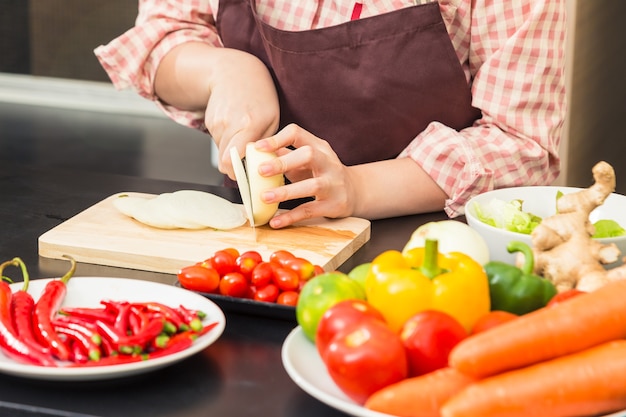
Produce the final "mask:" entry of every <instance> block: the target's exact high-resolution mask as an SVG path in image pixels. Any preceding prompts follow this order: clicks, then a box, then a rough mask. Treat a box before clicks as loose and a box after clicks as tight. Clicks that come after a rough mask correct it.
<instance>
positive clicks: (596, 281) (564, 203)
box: [531, 161, 626, 291]
mask: <svg viewBox="0 0 626 417" xmlns="http://www.w3.org/2000/svg"><path fill="white" fill-rule="evenodd" d="M592 172H593V178H594V180H595V183H594V184H593V185H592V186H590V187H589V188H586V189H583V190H580V191H578V192H575V193H570V194H564V195H563V196H561V198H559V199H558V201H557V214H554V215H552V216H550V217H547V218H545V219H543V220H542V221H541V223H540V224H539V225H538V226H537V227H536V228H535V230H533V232H532V234H531V242H532V245H531V246H532V248H533V255H534V257H535V273H536V274H539V275H542V276H543V277H544V278H547V279H549V280H551V281H552V282H553V283H554V285H555V286H556V288H557V290H558V291H565V290H568V289H571V288H576V289H579V290H582V291H593V290H595V289H597V288H599V287H601V286H603V285H604V284H606V283H607V282H609V281H613V280H618V279H625V278H626V264H625V265H622V266H620V267H617V268H613V269H610V270H607V269H605V268H604V266H603V265H605V264H610V263H613V262H615V261H617V260H618V259H619V257H620V251H619V249H618V248H617V246H615V245H614V244H608V245H606V244H602V243H600V242H599V241H598V240H596V239H592V237H591V236H592V235H593V233H594V231H595V230H594V226H593V224H592V223H591V221H590V220H589V213H591V212H592V211H593V210H594V209H595V208H596V207H598V206H600V205H602V204H603V203H604V200H606V198H607V197H608V196H609V195H610V194H611V193H612V192H613V191H615V171H614V170H613V167H612V166H611V165H609V164H608V163H606V162H604V161H601V162H599V163H597V164H596V165H595V166H594V167H593V169H592ZM625 259H626V258H625Z"/></svg>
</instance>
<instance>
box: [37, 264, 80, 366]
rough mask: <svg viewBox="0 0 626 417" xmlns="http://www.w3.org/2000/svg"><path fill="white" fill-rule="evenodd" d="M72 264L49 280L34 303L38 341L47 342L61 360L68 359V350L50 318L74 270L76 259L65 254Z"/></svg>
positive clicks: (55, 310) (63, 296)
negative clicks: (63, 273)
mask: <svg viewBox="0 0 626 417" xmlns="http://www.w3.org/2000/svg"><path fill="white" fill-rule="evenodd" d="M66 258H68V259H69V260H70V262H71V264H72V266H71V268H70V270H69V271H68V272H67V273H66V274H65V275H64V276H63V277H61V278H60V279H56V280H52V281H49V282H48V283H47V284H46V286H45V288H44V290H43V293H42V294H41V296H40V297H39V300H37V303H36V304H35V334H36V335H37V338H38V340H39V342H40V343H42V344H47V345H48V346H49V347H50V350H51V351H52V354H53V355H54V356H56V357H57V358H59V359H61V360H68V359H69V357H70V351H69V349H68V347H67V346H66V345H65V343H63V341H62V340H61V338H60V337H59V336H58V335H57V334H56V332H55V331H54V326H52V318H53V317H54V316H55V315H56V314H57V312H58V311H59V309H60V308H61V304H62V303H63V299H64V298H65V295H66V294H67V281H68V280H69V279H70V278H71V277H72V275H74V272H75V271H76V261H74V259H72V258H71V257H68V256H66Z"/></svg>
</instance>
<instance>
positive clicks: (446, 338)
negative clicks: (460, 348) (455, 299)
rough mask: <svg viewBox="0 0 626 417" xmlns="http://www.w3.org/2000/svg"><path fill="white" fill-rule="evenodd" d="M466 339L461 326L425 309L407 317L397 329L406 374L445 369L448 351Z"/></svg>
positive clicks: (453, 319)
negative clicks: (407, 372)
mask: <svg viewBox="0 0 626 417" xmlns="http://www.w3.org/2000/svg"><path fill="white" fill-rule="evenodd" d="M466 337H467V331H466V330H465V328H464V327H463V325H461V323H459V322H458V320H456V319H455V318H453V317H452V316H450V315H449V314H447V313H444V312H442V311H437V310H425V311H421V312H419V313H417V314H415V315H413V316H411V317H410V318H409V319H408V320H407V321H406V322H405V323H404V325H403V326H402V329H401V330H400V339H401V340H402V343H403V344H404V348H405V349H406V354H407V359H408V362H409V375H410V376H418V375H423V374H426V373H428V372H432V371H435V370H437V369H440V368H443V367H445V366H447V365H448V355H449V354H450V351H451V350H452V348H453V347H454V346H456V345H457V344H458V343H459V342H460V341H461V340H463V339H465V338H466Z"/></svg>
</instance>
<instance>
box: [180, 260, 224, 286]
mask: <svg viewBox="0 0 626 417" xmlns="http://www.w3.org/2000/svg"><path fill="white" fill-rule="evenodd" d="M177 277H178V282H180V285H182V286H183V288H187V289H188V290H192V291H199V292H208V293H211V292H214V291H215V290H217V288H218V287H219V285H220V275H219V274H218V272H217V271H216V270H215V269H213V268H212V267H211V266H210V265H208V264H196V265H190V266H186V267H184V268H182V269H181V270H180V271H179V272H178V274H177Z"/></svg>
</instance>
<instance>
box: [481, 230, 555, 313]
mask: <svg viewBox="0 0 626 417" xmlns="http://www.w3.org/2000/svg"><path fill="white" fill-rule="evenodd" d="M507 250H508V251H509V253H513V252H522V253H523V254H524V264H523V265H522V267H521V268H518V267H516V266H514V265H510V264H508V263H505V262H499V261H491V262H489V263H487V264H485V265H484V268H485V272H486V273H487V278H488V279H489V297H490V299H491V309H492V310H504V311H508V312H510V313H514V314H518V315H521V314H526V313H530V312H531V311H534V310H537V309H539V308H541V307H544V306H545V305H546V304H547V303H548V301H550V299H551V298H552V297H554V296H555V295H556V293H557V290H556V287H555V286H554V284H553V283H552V282H551V281H549V280H547V279H545V278H542V277H540V276H539V275H535V274H533V268H534V262H535V261H534V258H533V253H532V250H531V248H530V246H528V245H527V244H526V243H523V242H517V241H513V242H510V243H509V244H508V246H507Z"/></svg>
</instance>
